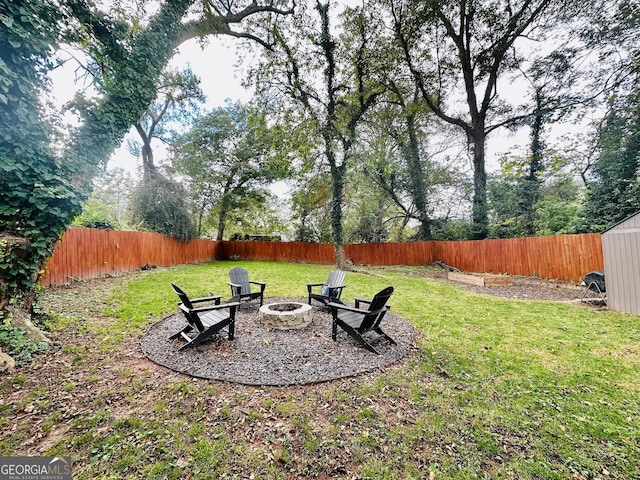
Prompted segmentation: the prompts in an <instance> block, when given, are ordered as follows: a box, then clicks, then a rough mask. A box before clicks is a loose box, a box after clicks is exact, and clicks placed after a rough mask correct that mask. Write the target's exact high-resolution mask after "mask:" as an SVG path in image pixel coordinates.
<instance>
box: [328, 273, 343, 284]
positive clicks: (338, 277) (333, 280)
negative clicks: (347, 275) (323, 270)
mask: <svg viewBox="0 0 640 480" xmlns="http://www.w3.org/2000/svg"><path fill="white" fill-rule="evenodd" d="M343 283H344V272H343V271H342V270H334V271H333V272H331V273H330V274H329V277H327V286H328V287H329V288H331V287H341V286H342V284H343Z"/></svg>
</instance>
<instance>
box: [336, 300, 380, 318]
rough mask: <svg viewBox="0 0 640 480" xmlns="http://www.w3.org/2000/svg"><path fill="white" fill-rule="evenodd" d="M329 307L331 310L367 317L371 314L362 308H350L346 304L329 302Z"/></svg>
mask: <svg viewBox="0 0 640 480" xmlns="http://www.w3.org/2000/svg"><path fill="white" fill-rule="evenodd" d="M327 307H329V308H331V310H332V311H333V310H346V311H348V312H354V313H362V314H363V315H366V314H368V313H371V312H370V311H369V310H363V309H362V308H356V307H350V306H349V305H345V304H344V303H336V302H328V303H327Z"/></svg>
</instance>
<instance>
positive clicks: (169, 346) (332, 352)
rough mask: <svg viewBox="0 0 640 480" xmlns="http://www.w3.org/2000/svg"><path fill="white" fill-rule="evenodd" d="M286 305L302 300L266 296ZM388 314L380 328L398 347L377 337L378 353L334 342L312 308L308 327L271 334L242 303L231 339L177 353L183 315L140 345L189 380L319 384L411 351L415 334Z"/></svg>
mask: <svg viewBox="0 0 640 480" xmlns="http://www.w3.org/2000/svg"><path fill="white" fill-rule="evenodd" d="M285 301H294V302H305V300H304V299H300V298H298V299H294V298H269V299H265V304H267V303H274V302H285ZM392 311H393V310H392ZM392 311H391V312H392ZM391 312H389V313H387V315H386V316H385V318H384V320H383V321H382V324H381V327H382V328H383V330H384V331H385V332H386V333H387V334H389V336H391V338H393V339H394V340H395V341H396V342H397V343H398V345H391V344H390V343H388V342H387V341H386V340H384V339H381V340H380V341H379V342H378V343H376V344H375V348H376V349H377V350H378V351H379V352H380V355H376V354H374V353H371V352H369V351H368V350H365V349H364V348H362V347H360V346H359V345H358V344H357V343H356V342H355V341H354V340H353V339H352V338H351V337H350V336H348V335H347V334H346V333H344V332H342V333H339V334H338V340H337V341H336V342H334V341H333V340H332V339H331V323H332V320H331V315H330V313H329V312H326V311H323V310H320V309H318V308H316V307H315V306H314V312H313V320H312V322H311V323H310V324H309V325H308V326H306V327H304V328H301V329H298V330H270V329H267V328H265V327H264V326H263V325H262V324H261V323H260V322H259V320H258V306H257V304H254V305H249V306H247V305H244V306H242V307H241V308H240V309H239V310H238V312H237V313H236V330H235V338H234V340H231V341H230V340H228V339H227V336H226V333H222V335H219V336H216V337H214V338H213V339H211V340H210V341H208V342H205V343H204V344H202V345H199V346H197V347H194V348H189V349H186V350H184V351H182V352H180V351H178V349H179V348H180V346H182V345H183V344H184V341H183V340H181V339H175V340H169V336H171V335H172V334H174V333H176V332H177V331H179V330H180V329H181V328H182V327H183V326H184V325H185V322H186V320H185V318H184V316H183V314H182V313H176V314H174V315H171V316H169V317H167V318H164V319H163V320H161V321H159V322H157V323H155V324H153V325H152V326H151V327H150V328H149V330H148V331H147V332H146V333H145V334H144V335H143V337H142V339H141V340H140V346H141V348H142V351H143V353H144V354H145V355H146V356H147V357H148V358H149V359H150V360H152V361H154V362H156V363H158V364H160V365H162V366H164V367H167V368H170V369H172V370H175V371H177V372H181V373H185V374H187V375H191V376H194V377H199V378H206V379H211V380H223V381H229V382H234V383H241V384H245V385H273V386H275V385H279V386H284V385H294V384H308V383H318V382H325V381H329V380H333V379H336V378H343V377H349V376H354V375H358V374H361V373H364V372H370V371H373V370H376V369H382V368H384V367H386V366H388V365H391V364H394V363H397V362H399V361H400V360H402V359H404V358H405V357H406V356H407V355H408V354H409V353H410V352H411V351H412V350H413V349H414V348H415V346H416V341H417V335H418V333H417V331H416V329H415V328H414V327H413V326H412V325H410V324H409V323H408V322H406V321H405V320H403V319H402V318H400V317H397V316H395V315H393V314H392V313H391ZM339 331H340V332H341V330H339Z"/></svg>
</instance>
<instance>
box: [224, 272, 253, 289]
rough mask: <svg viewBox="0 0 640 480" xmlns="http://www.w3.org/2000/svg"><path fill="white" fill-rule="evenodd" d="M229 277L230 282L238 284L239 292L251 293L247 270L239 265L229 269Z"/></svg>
mask: <svg viewBox="0 0 640 480" xmlns="http://www.w3.org/2000/svg"><path fill="white" fill-rule="evenodd" d="M229 279H230V280H231V283H236V284H238V285H240V294H245V293H251V287H250V286H249V272H247V270H245V269H244V268H241V267H235V268H232V269H231V270H229Z"/></svg>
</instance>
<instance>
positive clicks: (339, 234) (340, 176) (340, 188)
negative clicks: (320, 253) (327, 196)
mask: <svg viewBox="0 0 640 480" xmlns="http://www.w3.org/2000/svg"><path fill="white" fill-rule="evenodd" d="M331 189H332V198H331V233H332V236H333V248H334V251H335V254H336V268H339V269H340V270H345V269H346V267H347V257H346V255H345V253H344V230H343V228H342V199H343V196H344V167H343V166H342V167H335V166H333V167H332V168H331Z"/></svg>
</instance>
